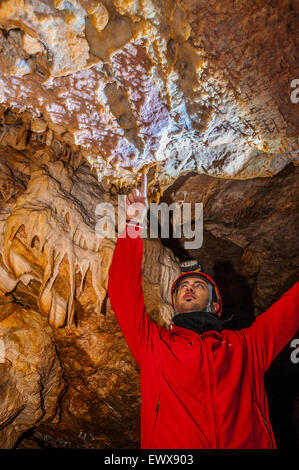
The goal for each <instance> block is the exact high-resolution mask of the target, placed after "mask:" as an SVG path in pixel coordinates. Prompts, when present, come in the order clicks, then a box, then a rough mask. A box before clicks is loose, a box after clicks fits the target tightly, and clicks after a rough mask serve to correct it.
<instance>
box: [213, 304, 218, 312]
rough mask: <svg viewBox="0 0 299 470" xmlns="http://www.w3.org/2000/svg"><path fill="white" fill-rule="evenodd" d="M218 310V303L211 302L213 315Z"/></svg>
mask: <svg viewBox="0 0 299 470" xmlns="http://www.w3.org/2000/svg"><path fill="white" fill-rule="evenodd" d="M218 310H219V303H218V302H213V313H217V312H218Z"/></svg>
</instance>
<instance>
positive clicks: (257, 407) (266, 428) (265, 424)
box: [255, 402, 274, 446]
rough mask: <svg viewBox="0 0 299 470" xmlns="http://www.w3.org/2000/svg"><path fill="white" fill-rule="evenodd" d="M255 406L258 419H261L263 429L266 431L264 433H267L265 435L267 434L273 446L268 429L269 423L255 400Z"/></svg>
mask: <svg viewBox="0 0 299 470" xmlns="http://www.w3.org/2000/svg"><path fill="white" fill-rule="evenodd" d="M255 408H256V410H257V413H258V415H259V417H260V419H261V420H262V423H263V426H264V428H265V431H266V433H267V436H268V438H269V439H270V442H271V444H272V446H274V442H273V438H272V434H271V432H270V429H269V425H270V423H269V421H268V420H267V419H266V418H264V415H263V413H262V410H261V409H260V407H259V405H258V404H257V403H256V402H255Z"/></svg>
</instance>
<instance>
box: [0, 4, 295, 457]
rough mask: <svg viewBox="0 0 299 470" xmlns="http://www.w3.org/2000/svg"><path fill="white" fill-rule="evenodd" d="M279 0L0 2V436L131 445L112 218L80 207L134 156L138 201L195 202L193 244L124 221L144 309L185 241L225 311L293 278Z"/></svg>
mask: <svg viewBox="0 0 299 470" xmlns="http://www.w3.org/2000/svg"><path fill="white" fill-rule="evenodd" d="M296 18H297V17H296V1H293V0H277V1H275V2H273V1H270V0H269V1H262V0H256V1H254V2H248V1H244V0H240V1H238V2H235V1H233V0H227V1H226V2H217V1H216V0H210V1H207V0H200V1H198V0H196V1H195V0H181V1H179V0H174V1H164V0H163V1H162V0H148V1H147V0H146V1H139V0H125V1H123V0H103V1H101V2H100V1H97V0H69V1H64V0H3V1H2V2H0V51H1V59H0V332H1V337H0V339H1V340H2V342H0V374H1V379H0V395H1V400H0V401H1V405H0V447H6V448H7V447H13V446H17V447H18V446H20V447H22V446H23V447H26V446H27V447H72V448H73V447H85V448H94V447H95V448H136V447H138V445H139V411H140V396H139V388H138V385H139V372H138V369H137V366H136V364H135V362H134V360H133V358H132V356H131V354H130V352H129V350H128V347H127V345H126V343H125V340H124V338H123V336H122V334H121V332H120V330H119V327H118V324H117V322H116V320H115V317H114V314H113V312H112V310H111V306H110V302H109V298H108V297H107V281H108V273H109V267H110V263H111V260H112V256H113V251H114V246H115V242H116V237H117V236H118V234H119V232H120V231H121V230H122V227H121V224H120V225H119V224H118V222H119V219H118V218H117V217H116V220H117V223H116V231H115V234H114V236H112V237H104V238H103V237H100V236H99V232H98V230H97V224H98V222H99V218H100V214H99V212H98V210H97V207H98V205H99V204H101V203H105V204H107V203H108V204H110V207H113V208H114V209H115V211H116V216H118V215H119V213H118V211H119V205H118V198H119V196H125V195H126V194H127V193H128V192H129V191H130V190H131V189H132V188H135V187H137V186H138V184H139V183H140V181H141V175H142V173H143V172H144V171H146V172H147V174H148V197H149V201H150V202H154V201H155V202H159V201H161V202H165V203H167V204H172V203H173V202H177V203H179V204H183V203H190V204H195V203H196V202H201V203H203V210H204V212H203V215H204V238H203V246H202V247H199V248H198V249H194V250H192V249H190V250H186V249H185V248H184V241H185V240H184V237H182V238H181V239H180V240H177V239H163V237H162V240H161V239H144V257H143V288H144V293H145V303H146V309H147V311H148V313H149V314H150V315H151V316H152V317H153V318H154V319H155V320H156V321H157V322H159V323H160V324H161V325H164V326H165V327H166V328H167V327H168V326H169V324H170V323H171V318H172V308H171V299H170V286H171V284H172V282H173V280H174V279H175V277H176V276H177V274H178V273H179V261H180V260H185V259H186V258H197V259H199V260H200V261H201V262H202V264H203V266H204V268H205V269H206V270H207V271H208V272H210V274H212V275H213V276H214V277H215V279H216V280H217V281H218V283H219V285H220V288H221V291H222V294H223V299H224V318H226V319H228V318H229V317H230V315H231V314H233V315H234V319H233V320H232V323H230V325H232V327H241V326H245V325H247V324H248V323H249V322H250V321H252V319H253V318H254V317H255V316H256V315H259V314H260V313H262V312H263V311H264V310H265V309H266V308H267V307H268V306H270V305H271V303H272V302H274V301H275V300H276V299H277V298H278V297H279V296H280V295H281V294H282V293H283V292H284V291H285V290H287V289H288V288H289V287H291V285H292V283H294V282H295V281H296V280H297V278H296V276H297V266H298V240H297V239H298V236H297V231H298V168H297V165H298V160H299V158H298V157H299V152H298V149H299V145H298V143H299V140H298V124H299V122H298V106H299V104H297V103H298V100H297V99H296V96H297V95H298V93H297V95H296V93H295V94H294V92H295V91H296V90H294V83H295V86H296V83H297V82H296V79H299V68H298V60H297V56H296V55H297V49H296V47H297V48H298V46H297V42H296V41H297V38H296V31H297V29H298V20H297V19H296ZM298 87H299V86H298ZM294 96H295V99H294ZM170 222H171V220H170ZM192 222H193V223H194V220H192ZM25 343H26V344H25ZM280 370H282V371H284V373H286V374H287V372H286V370H289V369H288V368H287V367H285V363H284V365H283V366H282V367H281V369H280ZM292 374H293V371H290V375H288V377H293V375H292ZM278 377H279V375H278ZM278 381H279V379H278ZM271 384H272V385H273V382H271ZM273 386H275V383H274V385H273ZM289 399H290V398H289V397H288V398H286V401H288V400H289ZM292 400H293V401H292V403H295V401H296V397H295V395H294V393H293V394H292ZM294 408H295V405H294ZM296 409H297V412H296V413H297V417H298V406H297V408H296ZM282 410H283V407H282ZM294 416H295V415H294ZM294 420H295V418H294ZM278 422H279V421H278ZM294 422H295V421H294ZM295 424H296V425H295V428H296V429H298V419H297V421H296V422H295ZM289 429H291V428H290V427H289ZM296 429H295V430H294V431H293V435H296ZM277 430H278V431H277V432H278V434H279V432H280V436H283V435H285V436H287V433H286V432H285V430H284V429H280V427H279V425H278V426H277ZM24 433H27V434H26V435H27V436H28V435H29V434H30V436H31V438H32V439H34V440H30V439H29V440H27V441H26V440H25V439H23V437H24ZM281 439H283V438H282V437H281Z"/></svg>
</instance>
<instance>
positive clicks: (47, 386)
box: [0, 302, 64, 449]
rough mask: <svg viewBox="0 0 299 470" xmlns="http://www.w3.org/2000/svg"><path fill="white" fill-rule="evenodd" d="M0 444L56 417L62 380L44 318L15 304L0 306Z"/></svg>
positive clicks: (6, 444) (3, 445)
mask: <svg viewBox="0 0 299 470" xmlns="http://www.w3.org/2000/svg"><path fill="white" fill-rule="evenodd" d="M0 339H1V344H2V357H1V363H0V374H1V385H0V394H1V407H0V423H1V424H0V447H1V448H6V449H7V448H11V447H12V446H13V445H14V444H15V443H16V441H17V439H18V438H19V437H20V436H21V435H22V434H23V433H24V432H25V431H28V430H29V429H31V428H32V427H34V426H35V425H37V424H39V423H42V422H43V421H46V420H48V419H53V418H54V417H55V414H56V411H57V408H58V399H59V397H60V395H61V392H62V390H63V388H64V380H63V377H62V370H61V367H60V363H59V360H58V358H57V355H56V351H55V346H54V341H53V334H52V331H51V328H50V327H49V325H48V322H47V319H46V318H45V317H43V316H42V315H41V314H40V313H38V312H36V311H34V310H28V309H25V308H23V307H21V306H19V305H17V304H16V303H12V302H11V303H7V304H6V305H1V308H0Z"/></svg>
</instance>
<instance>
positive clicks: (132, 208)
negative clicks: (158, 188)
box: [126, 173, 148, 223]
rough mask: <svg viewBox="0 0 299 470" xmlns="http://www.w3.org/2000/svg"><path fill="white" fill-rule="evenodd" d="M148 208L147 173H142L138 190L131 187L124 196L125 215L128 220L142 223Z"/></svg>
mask: <svg viewBox="0 0 299 470" xmlns="http://www.w3.org/2000/svg"><path fill="white" fill-rule="evenodd" d="M147 208H148V200H147V174H146V173H143V174H142V183H141V188H140V190H138V189H133V190H132V191H131V192H130V193H129V194H128V196H127V198H126V217H127V219H129V220H132V219H134V221H135V222H139V223H143V220H144V217H145V214H146V211H147Z"/></svg>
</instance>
